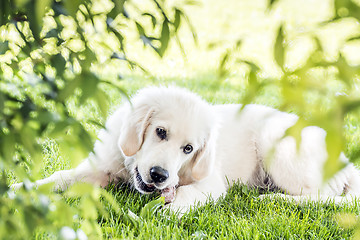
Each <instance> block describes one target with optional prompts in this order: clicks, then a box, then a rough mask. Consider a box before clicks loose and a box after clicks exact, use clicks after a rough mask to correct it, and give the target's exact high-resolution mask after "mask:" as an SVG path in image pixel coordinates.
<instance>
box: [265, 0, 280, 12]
mask: <svg viewBox="0 0 360 240" xmlns="http://www.w3.org/2000/svg"><path fill="white" fill-rule="evenodd" d="M277 2H278V0H269V4H268V6H267V8H268V10H271V9H272V8H273V6H274V5H275V4H276V3H277Z"/></svg>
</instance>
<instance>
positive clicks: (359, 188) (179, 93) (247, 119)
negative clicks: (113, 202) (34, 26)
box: [14, 87, 360, 211]
mask: <svg viewBox="0 0 360 240" xmlns="http://www.w3.org/2000/svg"><path fill="white" fill-rule="evenodd" d="M131 102H132V105H130V104H125V105H124V106H122V107H120V108H119V109H118V110H117V111H116V112H115V113H114V114H113V115H112V116H111V117H110V118H109V119H108V121H107V123H106V129H104V130H101V131H100V133H99V140H97V141H96V143H95V147H94V154H90V156H89V157H88V158H87V159H86V160H85V161H83V162H82V163H81V164H80V165H79V166H78V167H77V168H75V169H72V170H64V171H59V172H55V173H54V174H53V175H51V176H50V177H48V178H46V179H43V180H39V181H37V182H36V184H37V185H42V184H47V183H51V182H54V183H55V188H56V189H59V190H64V189H65V188H66V187H67V186H69V185H71V184H73V183H75V182H78V181H84V182H90V183H94V184H99V185H101V186H103V187H104V186H106V185H107V184H108V183H109V182H113V181H119V180H120V181H125V182H130V183H132V184H133V186H134V187H135V188H136V189H137V190H138V191H139V192H141V193H152V192H154V191H159V192H162V194H163V195H164V196H165V198H166V201H167V202H169V203H170V204H169V205H168V206H169V207H170V208H172V209H182V210H183V211H186V210H187V209H188V208H189V207H190V206H192V205H194V204H195V203H197V202H200V203H203V202H205V201H206V200H207V198H208V197H209V196H211V197H212V198H213V199H215V200H216V199H217V198H218V197H219V196H221V195H222V194H224V193H226V190H227V188H228V187H230V186H231V184H232V183H234V182H236V181H240V182H242V183H244V184H247V185H249V186H257V187H262V188H270V189H274V188H276V189H280V190H282V191H283V192H286V193H287V196H288V195H290V196H294V197H293V198H294V199H298V200H301V199H304V198H306V196H309V197H310V198H313V199H315V200H321V199H327V198H329V197H330V198H331V199H335V200H339V201H341V200H343V199H347V200H348V198H349V197H353V196H358V195H359V194H360V174H359V171H358V170H357V169H356V168H355V167H354V166H353V165H352V164H351V163H348V160H347V159H346V157H345V156H344V155H343V154H342V155H341V157H340V158H341V159H340V160H341V161H343V162H345V163H346V164H347V166H346V167H345V168H344V169H343V170H341V171H340V172H339V173H338V174H337V175H335V176H334V177H333V179H331V180H330V181H329V182H327V183H325V184H324V183H323V165H324V162H325V161H326V160H327V151H326V143H325V136H326V132H325V131H324V130H323V129H321V128H318V127H306V128H304V129H303V130H302V134H301V143H300V147H299V149H298V148H297V144H296V141H295V139H294V138H293V137H291V136H284V135H285V131H286V130H287V129H288V128H289V127H291V126H293V125H294V124H295V123H296V122H297V120H298V117H297V116H296V115H293V114H288V113H283V112H280V111H277V110H275V109H272V108H269V107H265V106H259V105H247V106H245V108H244V109H243V110H242V111H241V112H240V111H239V109H240V107H241V106H240V105H210V104H208V103H207V102H205V101H204V100H202V99H201V98H200V97H199V96H197V95H195V94H193V93H191V92H189V91H187V90H185V89H180V88H176V87H168V88H167V87H159V88H157V87H149V88H145V89H143V90H141V91H139V93H138V94H137V95H136V96H135V97H133V98H132V101H131ZM269 159H270V160H269ZM268 160H269V161H268ZM228 183H229V184H230V185H229V184H228ZM20 186H21V183H20V184H15V185H14V188H18V187H20ZM175 192H176V194H175ZM342 194H345V196H342V197H341V196H340V195H342ZM284 196H285V195H284Z"/></svg>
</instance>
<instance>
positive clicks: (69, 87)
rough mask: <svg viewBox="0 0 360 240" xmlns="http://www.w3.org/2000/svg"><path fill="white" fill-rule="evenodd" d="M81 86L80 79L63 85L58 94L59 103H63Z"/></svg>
mask: <svg viewBox="0 0 360 240" xmlns="http://www.w3.org/2000/svg"><path fill="white" fill-rule="evenodd" d="M80 84H81V78H79V77H78V78H75V79H73V80H71V81H67V82H66V83H65V87H64V88H63V89H62V90H61V91H60V92H59V95H58V99H59V101H65V100H66V99H67V98H68V97H70V96H71V95H73V94H74V92H75V89H77V88H78V87H79V86H80Z"/></svg>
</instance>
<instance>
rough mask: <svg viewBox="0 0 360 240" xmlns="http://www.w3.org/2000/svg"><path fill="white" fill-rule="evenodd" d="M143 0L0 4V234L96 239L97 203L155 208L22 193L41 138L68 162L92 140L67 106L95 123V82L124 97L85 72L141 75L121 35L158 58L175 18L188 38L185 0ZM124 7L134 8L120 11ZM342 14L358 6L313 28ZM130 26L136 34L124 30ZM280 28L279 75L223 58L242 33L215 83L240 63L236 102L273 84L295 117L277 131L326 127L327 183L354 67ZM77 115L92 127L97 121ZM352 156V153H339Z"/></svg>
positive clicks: (343, 6)
mask: <svg viewBox="0 0 360 240" xmlns="http://www.w3.org/2000/svg"><path fill="white" fill-rule="evenodd" d="M281 1H282V0H269V6H268V12H269V13H270V12H272V11H275V10H276V8H277V6H278V4H279V3H280V2H281ZM143 2H144V1H142V3H143ZM145 2H147V4H148V5H149V6H150V7H149V8H148V9H147V10H146V11H145V10H141V9H144V8H140V7H139V6H137V2H136V1H135V0H133V1H130V0H85V1H80V0H4V1H1V2H0V171H1V172H0V177H1V178H0V238H1V239H28V238H31V237H33V236H34V232H38V231H39V230H40V231H43V232H45V233H46V234H49V235H50V236H56V237H60V238H67V237H69V236H70V237H71V236H72V237H73V236H75V237H73V238H78V239H84V236H87V237H89V238H96V239H97V238H100V237H101V236H102V230H101V228H100V226H99V219H102V218H107V217H109V216H108V213H109V212H111V211H109V209H107V208H106V207H104V205H103V204H102V203H103V202H104V201H105V202H108V203H109V204H108V205H107V206H111V208H113V209H112V210H113V211H115V213H116V214H119V215H122V216H123V218H124V219H126V221H128V222H129V225H130V226H132V227H135V228H139V227H141V226H142V225H143V224H144V223H146V217H147V216H148V215H151V214H152V213H153V211H155V210H156V209H157V208H158V207H159V206H161V205H162V204H163V203H162V200H161V199H159V200H156V201H154V202H152V203H150V204H149V205H146V206H145V207H144V209H143V210H142V211H141V212H140V217H139V216H137V215H135V214H133V213H132V212H128V213H122V212H121V210H120V209H119V207H117V203H116V202H115V200H114V199H113V196H112V195H111V194H109V193H108V192H107V191H105V190H102V189H98V188H94V187H92V186H90V185H86V184H80V185H75V186H73V187H72V188H70V189H69V190H67V191H66V192H65V193H64V196H65V197H66V198H67V199H68V202H65V201H64V198H63V195H59V194H53V193H52V191H51V186H43V187H40V188H39V189H34V186H33V185H32V182H33V181H34V180H35V179H39V177H40V167H41V164H40V163H41V160H42V157H43V156H42V152H43V149H42V146H43V143H44V141H45V140H46V139H47V138H50V139H55V140H56V141H57V142H58V143H60V144H59V146H60V148H61V153H62V154H66V155H67V156H68V158H70V159H72V162H74V165H75V164H76V163H77V162H78V161H80V160H81V159H83V158H84V157H86V156H87V154H88V153H89V151H91V148H92V144H93V139H95V137H94V136H92V133H91V132H90V131H88V130H87V129H86V128H85V127H84V125H83V124H82V122H81V120H80V119H78V118H77V117H76V116H75V115H74V114H73V113H72V111H73V110H71V106H70V105H71V104H73V105H74V103H75V105H80V104H83V103H85V102H88V100H91V103H95V104H96V105H97V106H98V108H99V109H100V113H101V114H102V119H105V118H106V114H107V113H108V109H109V105H110V103H109V99H108V96H107V94H106V93H105V91H104V88H103V87H102V86H104V85H107V86H110V87H112V88H115V89H117V90H118V91H120V92H122V93H125V95H126V91H125V90H126V89H122V88H121V87H120V85H119V80H120V79H121V78H122V76H120V75H119V76H118V78H117V79H116V78H115V79H114V78H113V79H106V78H102V77H101V76H99V75H98V74H97V71H96V69H99V68H102V67H104V66H106V65H107V64H109V65H110V64H111V63H114V62H115V63H116V64H118V65H120V64H123V63H125V64H127V65H128V66H129V67H130V68H131V69H134V70H135V69H141V70H142V71H145V72H146V69H145V68H144V67H142V66H140V65H139V64H137V62H135V61H133V60H132V59H130V58H129V57H128V56H129V54H128V53H129V52H128V51H129V50H128V49H127V48H126V41H129V39H130V38H131V37H132V36H133V35H134V34H135V35H136V38H138V39H140V40H141V41H142V42H143V44H144V46H148V47H149V48H150V49H152V50H153V53H154V54H155V55H158V56H159V57H163V56H164V54H165V53H166V50H167V49H168V47H169V43H170V41H171V40H172V39H174V40H175V42H176V43H177V44H178V46H179V48H180V49H181V50H182V52H183V54H184V55H185V51H184V48H183V46H182V43H181V41H180V38H179V28H180V26H181V25H182V23H187V25H188V27H189V28H190V31H191V32H192V35H193V37H194V40H195V42H196V40H197V36H196V34H195V32H194V30H193V26H192V25H191V21H190V20H189V18H188V17H187V15H186V14H185V12H184V11H183V8H182V6H184V5H186V4H194V3H195V2H194V1H191V0H188V1H181V2H176V1H175V2H171V3H169V1H165V0H147V1H145ZM174 4H175V5H174ZM128 9H132V11H128ZM133 12H135V13H136V14H134V15H132V13H133ZM135 15H136V16H135ZM137 16H141V18H138V17H137ZM144 19H145V20H147V21H143V20H144ZM349 19H353V20H355V21H356V22H358V21H359V20H360V8H359V5H358V2H357V1H355V0H354V1H352V0H335V1H334V13H333V16H332V18H331V19H329V20H327V21H323V22H321V23H319V26H318V28H326V27H331V26H333V25H334V24H337V23H340V22H342V21H347V20H349ZM130 25H131V26H133V29H134V30H135V31H136V33H134V32H133V31H129V29H128V26H130ZM289 28H290V27H289V24H288V23H287V22H284V21H282V22H280V23H279V26H278V28H277V29H278V30H277V32H276V34H274V36H275V37H274V39H273V52H274V59H275V61H276V63H277V64H278V66H279V67H280V68H281V71H282V74H281V76H280V77H278V78H277V77H276V78H274V77H272V78H270V77H267V76H266V75H264V74H263V73H262V69H261V67H259V66H258V65H257V63H256V62H253V61H249V60H245V59H242V58H239V57H238V55H236V54H235V53H236V52H238V50H239V49H241V46H242V40H243V39H239V40H238V41H236V42H235V43H234V44H233V45H234V47H233V48H229V49H228V50H227V51H226V52H225V54H224V55H223V56H222V58H221V59H219V69H218V70H219V71H218V73H219V78H220V79H225V78H226V77H227V76H228V75H229V74H230V73H229V71H228V68H227V66H228V65H229V64H231V63H233V62H236V63H239V62H241V63H243V64H244V65H245V66H246V67H247V68H248V74H247V79H248V86H247V88H246V94H245V96H244V98H243V99H242V101H243V103H244V104H247V103H250V102H253V101H254V99H255V98H256V96H258V94H259V92H261V91H266V89H267V88H268V87H274V86H275V87H276V88H277V89H279V93H280V94H281V98H282V99H283V100H282V103H281V106H280V109H281V110H285V111H290V112H296V113H297V114H298V115H300V116H301V117H302V118H301V119H302V120H300V121H299V122H298V123H297V124H296V125H295V126H294V127H292V128H290V129H289V131H288V134H290V135H292V136H295V137H296V138H297V139H299V138H300V131H301V129H302V128H303V127H305V126H308V125H317V126H320V127H322V128H324V129H325V130H326V131H327V132H328V135H327V139H326V141H327V146H328V152H329V160H328V161H327V163H326V165H325V173H326V176H325V177H327V178H328V177H330V176H332V175H333V174H334V173H335V172H336V171H338V170H339V169H340V168H341V167H342V164H341V163H340V162H339V161H338V157H339V154H340V152H341V151H342V150H343V149H344V145H345V140H344V136H343V132H344V130H343V126H344V118H346V116H348V114H349V113H351V112H353V111H354V110H356V109H357V108H358V107H359V106H360V97H359V96H357V95H356V91H353V89H354V86H355V83H356V82H357V81H358V77H359V76H358V75H359V71H360V67H359V66H358V65H351V64H349V63H348V60H347V59H346V57H345V56H343V54H339V55H338V57H337V58H336V59H329V58H327V57H326V51H325V50H324V44H325V43H324V41H323V39H321V38H319V36H318V35H317V34H316V32H315V31H316V30H309V31H305V32H302V33H301V34H299V35H297V36H293V35H291V34H289V32H290V31H289ZM314 29H315V28H314ZM304 36H306V37H309V38H311V39H312V41H313V42H314V46H315V47H314V48H313V50H312V51H311V52H310V53H309V54H308V55H307V56H306V57H304V59H303V61H302V63H301V64H299V65H298V66H296V68H294V67H289V66H288V64H287V62H288V61H287V54H288V51H289V49H290V48H291V44H292V43H293V41H294V39H296V38H299V37H304ZM359 37H360V31H359V32H355V33H354V34H353V36H351V37H349V38H348V39H347V42H348V43H349V42H358V41H359ZM116 64H115V65H116ZM113 65H114V64H113ZM323 78H332V79H335V80H336V81H339V82H340V83H341V84H342V86H343V89H344V90H343V91H342V92H341V93H340V94H333V93H332V92H329V91H328V86H327V84H324V82H322V81H319V79H323ZM218 84H220V83H219V82H218ZM214 89H216V88H214ZM329 102H330V104H329ZM89 121H90V123H91V124H97V125H99V126H101V125H102V124H101V122H102V121H99V120H98V119H95V120H89ZM359 157H360V149H359V151H355V154H353V155H352V156H351V160H355V159H357V158H359ZM9 175H12V178H16V179H18V180H19V181H24V183H25V185H24V188H23V189H21V190H20V191H19V192H18V193H17V194H14V192H13V191H11V190H10V189H9V187H8V186H9V184H10V182H9Z"/></svg>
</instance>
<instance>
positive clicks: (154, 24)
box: [142, 13, 156, 28]
mask: <svg viewBox="0 0 360 240" xmlns="http://www.w3.org/2000/svg"><path fill="white" fill-rule="evenodd" d="M142 15H143V16H149V17H150V18H151V23H152V26H153V28H154V27H155V26H156V17H155V16H154V15H152V14H150V13H143V14H142Z"/></svg>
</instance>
